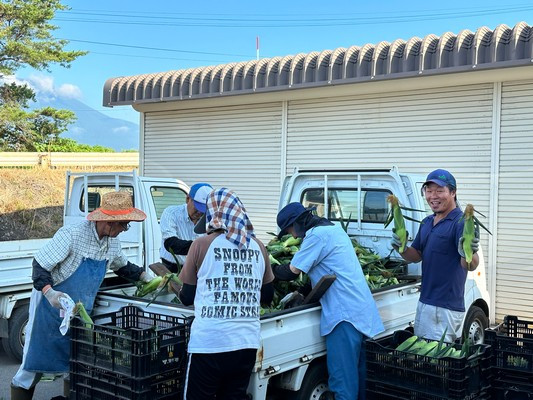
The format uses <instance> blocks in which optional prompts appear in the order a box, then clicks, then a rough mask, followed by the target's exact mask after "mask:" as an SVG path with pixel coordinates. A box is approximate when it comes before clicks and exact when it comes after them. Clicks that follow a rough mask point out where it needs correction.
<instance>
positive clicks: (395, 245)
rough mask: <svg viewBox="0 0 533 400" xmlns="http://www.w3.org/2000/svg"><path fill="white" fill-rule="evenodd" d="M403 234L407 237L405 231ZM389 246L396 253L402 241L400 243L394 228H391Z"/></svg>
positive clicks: (407, 233)
mask: <svg viewBox="0 0 533 400" xmlns="http://www.w3.org/2000/svg"><path fill="white" fill-rule="evenodd" d="M405 234H406V235H407V237H409V232H407V231H406V232H405ZM390 245H391V247H392V248H393V249H394V250H396V251H397V252H399V249H400V246H401V245H402V241H401V239H400V237H399V236H398V235H397V234H396V232H395V230H394V228H392V237H391V241H390ZM407 247H408V246H407V245H405V248H406V249H407ZM404 251H405V250H404Z"/></svg>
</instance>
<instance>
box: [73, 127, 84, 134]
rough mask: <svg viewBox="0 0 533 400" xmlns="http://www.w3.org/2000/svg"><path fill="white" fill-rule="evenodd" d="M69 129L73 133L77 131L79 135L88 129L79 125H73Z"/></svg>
mask: <svg viewBox="0 0 533 400" xmlns="http://www.w3.org/2000/svg"><path fill="white" fill-rule="evenodd" d="M69 130H70V131H71V132H72V133H75V134H77V135H79V134H82V133H85V131H86V129H83V128H80V127H79V126H73V127H71V128H69Z"/></svg>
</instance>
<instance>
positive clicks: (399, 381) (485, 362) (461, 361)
mask: <svg viewBox="0 0 533 400" xmlns="http://www.w3.org/2000/svg"><path fill="white" fill-rule="evenodd" d="M412 335H413V334H412V333H411V332H408V331H396V332H394V334H393V335H391V336H387V337H385V338H382V339H377V340H368V341H367V342H366V362H367V398H368V399H385V398H392V399H417V400H418V399H420V400H422V399H423V400H440V399H452V400H466V399H483V398H489V397H488V394H487V391H488V389H489V387H490V383H491V370H490V351H489V346H486V345H475V346H473V348H472V350H473V352H474V354H472V355H471V356H470V357H468V358H466V357H463V358H453V357H444V358H434V357H429V356H422V355H416V354H412V353H408V352H404V351H398V350H396V347H397V346H398V345H399V344H400V343H402V342H403V341H404V340H406V339H408V338H409V337H411V336H412ZM453 346H454V347H455V349H458V350H459V349H461V345H459V344H453ZM484 396H485V397H484Z"/></svg>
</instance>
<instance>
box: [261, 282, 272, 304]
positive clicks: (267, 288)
mask: <svg viewBox="0 0 533 400" xmlns="http://www.w3.org/2000/svg"><path fill="white" fill-rule="evenodd" d="M273 298H274V284H273V283H272V282H269V283H265V284H263V286H261V299H260V302H261V304H264V305H270V303H272V299H273Z"/></svg>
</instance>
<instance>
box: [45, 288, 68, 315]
mask: <svg viewBox="0 0 533 400" xmlns="http://www.w3.org/2000/svg"><path fill="white" fill-rule="evenodd" d="M44 297H46V300H48V302H49V303H50V305H51V306H52V307H54V308H57V309H58V310H61V309H63V307H62V306H61V303H60V302H59V298H60V297H65V298H67V299H69V300H70V301H72V299H71V298H70V296H69V295H68V294H66V293H63V292H60V291H59V290H54V289H52V288H50V289H48V290H47V291H46V293H45V294H44Z"/></svg>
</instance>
